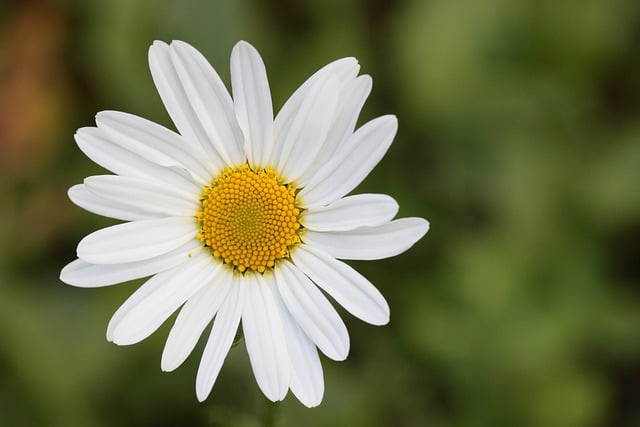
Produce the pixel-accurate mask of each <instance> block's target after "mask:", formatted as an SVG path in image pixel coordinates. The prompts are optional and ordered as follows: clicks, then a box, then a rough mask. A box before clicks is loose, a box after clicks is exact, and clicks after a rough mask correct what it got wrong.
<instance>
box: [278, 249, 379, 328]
mask: <svg viewBox="0 0 640 427" xmlns="http://www.w3.org/2000/svg"><path fill="white" fill-rule="evenodd" d="M291 258H292V259H293V263H294V264H295V265H296V267H298V268H300V270H302V271H303V272H304V274H306V275H307V276H309V278H310V279H311V280H313V281H314V282H315V284H316V285H318V286H320V287H321V288H322V289H324V290H325V291H326V292H327V293H328V294H329V295H331V296H332V297H333V298H334V299H335V300H336V301H337V302H338V304H340V305H341V306H343V307H344V308H345V309H346V310H347V311H348V312H349V313H351V314H353V315H354V316H356V317H357V318H359V319H360V320H363V321H365V322H367V323H371V324H372V325H384V324H386V323H388V322H389V305H388V304H387V301H386V300H385V299H384V297H383V296H382V294H381V293H380V291H378V289H376V287H375V286H373V285H372V284H371V282H369V281H368V280H367V279H366V278H365V277H364V276H362V275H361V274H360V273H358V272H357V271H355V270H354V269H353V268H351V267H349V266H348V265H347V264H345V263H343V262H341V261H338V260H337V259H335V258H332V257H331V256H329V255H327V254H326V253H324V252H322V251H320V250H317V249H314V248H312V247H310V246H309V245H300V246H298V247H297V248H296V250H295V251H292V253H291Z"/></svg>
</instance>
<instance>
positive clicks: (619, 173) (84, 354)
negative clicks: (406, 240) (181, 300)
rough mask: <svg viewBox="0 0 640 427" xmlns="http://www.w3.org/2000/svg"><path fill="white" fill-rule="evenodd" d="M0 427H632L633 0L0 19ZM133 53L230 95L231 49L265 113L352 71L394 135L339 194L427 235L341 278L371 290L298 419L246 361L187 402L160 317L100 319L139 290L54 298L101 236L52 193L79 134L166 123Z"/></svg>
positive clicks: (635, 401)
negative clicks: (375, 308)
mask: <svg viewBox="0 0 640 427" xmlns="http://www.w3.org/2000/svg"><path fill="white" fill-rule="evenodd" d="M0 31H1V32H0V426H1V427H5V426H65V427H66V426H72V427H73V426H98V427H100V426H125V425H131V426H199V425H202V426H206V425H211V426H226V425H229V426H260V425H262V422H263V420H264V418H265V416H267V417H269V416H273V419H274V421H275V424H276V425H278V426H299V425H308V426H326V425H332V426H343V425H344V426H347V425H349V426H436V427H440V426H442V427H447V426H461V427H467V426H469V427H475V426H492V427H493V426H520V427H528V426H545V427H555V426H557V427H574V426H576V427H577V426H611V427H614V426H615V427H617V426H622V427H632V426H640V399H639V398H638V395H640V393H639V392H638V389H640V255H639V254H640V191H639V184H640V2H638V1H637V0H555V1H552V0H540V1H535V0H531V1H518V0H515V1H514V0H397V1H392V0H374V1H365V0H359V1H345V0H328V1H323V2H320V1H318V2H303V1H296V0H268V1H258V0H254V1H249V0H241V1H222V0H217V1H210V0H193V1H180V0H159V1H158V0H111V1H83V0H57V1H56V0H28V1H13V2H7V1H4V2H1V3H0ZM154 39H162V40H165V41H169V40H172V39H182V40H185V41H188V42H190V43H191V44H193V45H195V46H196V47H197V48H198V49H200V50H201V51H202V52H203V53H204V54H205V56H207V57H208V58H209V60H210V61H211V62H212V64H213V65H214V66H215V67H216V69H217V70H218V72H219V73H220V74H221V76H222V77H223V79H224V80H225V81H226V82H228V81H229V72H228V64H229V54H230V51H231V48H232V46H233V44H234V43H235V42H236V41H237V40H239V39H246V40H248V41H250V42H251V43H253V44H254V45H255V46H256V47H257V48H258V50H259V51H260V52H261V54H262V55H263V58H264V60H265V62H266V65H267V70H268V73H269V77H270V82H271V87H272V91H273V98H274V104H275V107H276V109H277V108H279V107H280V106H281V105H282V103H283V102H284V100H285V99H286V98H287V96H288V94H290V93H291V92H292V91H293V90H294V89H295V88H296V87H297V86H298V85H299V84H300V83H301V82H302V81H303V80H304V79H305V78H306V77H307V76H308V75H310V74H311V73H312V72H314V71H315V70H316V69H318V68H319V67H321V66H322V65H324V64H325V63H327V62H329V61H330V60H333V59H336V58H339V57H343V56H356V57H357V58H358V59H359V60H360V63H361V65H362V72H363V73H367V74H371V75H372V76H373V78H374V90H373V93H372V95H371V97H370V99H369V101H368V103H367V105H366V107H365V110H364V111H363V114H362V116H361V122H364V121H366V120H370V119H371V118H373V117H375V116H377V115H380V114H384V113H395V114H397V115H398V117H399V121H400V131H399V134H398V136H397V138H396V140H395V143H394V145H393V146H392V147H391V149H390V151H389V153H388V155H387V156H386V157H385V159H384V160H383V161H382V163H381V164H380V165H379V166H378V168H376V169H375V170H374V172H373V173H372V174H371V175H370V176H369V178H368V179H367V180H366V181H365V182H364V183H363V184H362V185H361V187H360V188H359V189H358V191H360V192H363V191H367V192H382V193H389V194H391V195H393V196H394V197H395V198H396V199H397V200H398V201H399V203H400V206H401V209H400V216H423V217H426V218H428V219H429V220H430V221H431V223H432V229H431V231H430V232H429V233H428V234H427V236H426V237H425V238H424V239H423V240H422V241H420V242H419V243H417V244H416V246H415V247H414V248H413V249H412V250H410V251H409V252H407V253H405V254H403V255H401V256H398V257H396V258H392V259H389V260H383V261H379V262H369V263H366V262H359V263H353V264H354V265H355V266H356V267H357V268H358V269H359V270H360V271H361V272H363V273H364V274H365V275H366V276H367V277H368V278H370V279H371V281H372V282H373V283H375V284H376V285H377V286H378V288H379V289H380V290H381V291H382V292H383V293H384V295H385V296H386V297H387V299H388V301H389V303H390V306H391V311H392V316H391V323H390V324H389V325H388V326H385V327H382V328H377V327H373V326H370V325H367V324H364V323H362V322H360V321H358V320H357V319H355V318H353V317H351V316H350V315H348V314H347V313H345V312H344V311H341V313H342V314H343V317H344V319H345V322H346V323H347V326H348V328H349V330H350V333H351V337H352V350H351V354H350V357H349V358H348V359H347V360H346V361H345V362H342V363H336V362H332V361H330V360H328V359H326V358H323V366H324V370H325V381H326V391H325V398H324V402H323V403H322V405H321V406H320V407H319V408H316V409H311V410H309V409H306V408H304V407H303V406H302V405H301V404H300V403H298V401H297V400H296V399H295V398H294V397H293V396H291V395H290V396H288V397H287V399H286V400H285V402H284V403H280V404H277V405H275V407H274V405H270V404H267V403H265V402H266V399H265V398H264V397H263V396H262V394H261V393H260V391H259V389H258V387H257V386H256V384H255V380H254V379H253V375H252V373H251V370H250V367H249V363H248V359H247V356H246V351H245V350H244V347H243V346H238V347H237V348H236V349H234V350H233V351H232V352H231V353H230V356H229V357H228V359H227V362H226V363H225V365H224V367H223V370H222V373H221V376H220V378H219V379H218V382H217V384H216V386H215V387H214V390H213V393H212V394H211V396H210V397H209V399H208V400H207V401H206V402H205V403H203V404H199V403H197V401H196V399H195V373H196V369H197V364H198V362H199V358H200V354H201V348H202V343H201V345H200V346H199V348H198V349H197V350H196V351H195V352H194V354H193V355H192V356H191V357H190V358H189V360H188V361H187V363H186V364H185V365H184V366H183V367H181V368H180V369H178V370H177V371H176V372H174V373H172V374H166V373H162V372H161V371H160V355H161V351H162V347H163V344H164V340H165V339H166V335H167V333H168V330H169V327H170V325H171V324H172V321H171V320H170V321H169V322H167V324H166V325H164V326H163V328H161V330H160V331H158V332H157V333H155V334H154V335H153V336H152V337H151V338H149V339H147V340H146V341H144V342H143V343H141V344H139V345H136V346H133V347H117V346H115V345H113V344H110V343H107V342H106V339H105V330H106V325H107V322H108V320H109V318H110V316H111V315H112V313H113V312H114V311H115V310H116V308H117V307H118V306H119V304H120V303H121V302H122V301H123V300H124V299H125V298H126V297H127V296H128V295H129V294H130V293H131V292H133V290H134V289H135V288H136V286H138V283H128V284H124V285H120V286H115V287H110V288H102V289H90V290H83V289H76V288H72V287H69V286H65V285H63V284H62V283H60V282H59V280H58V274H59V270H60V268H61V267H62V266H63V265H64V264H66V263H67V262H69V261H71V260H72V259H73V258H74V253H75V245H76V244H77V242H78V241H79V240H80V239H81V238H82V237H83V236H84V235H85V234H87V233H88V232H90V231H92V230H94V229H97V228H99V227H103V226H105V225H108V224H111V223H112V222H110V221H109V220H106V219H103V218H100V217H98V216H95V215H92V214H89V213H87V212H85V211H83V210H81V209H79V208H77V207H75V206H73V205H72V204H71V203H70V202H69V201H68V199H67V197H66V189H67V188H68V187H70V186H71V185H72V184H75V183H77V182H81V180H82V179H83V178H84V177H85V176H88V175H91V174H99V173H102V171H101V170H100V168H99V167H97V166H95V165H94V164H92V163H91V162H90V161H89V160H88V159H87V158H85V157H84V156H83V155H82V153H81V152H80V151H79V149H77V147H76V146H75V144H74V141H73V133H74V131H75V129H77V128H79V127H82V126H89V125H93V116H94V114H95V113H96V112H98V111H100V110H105V109H115V110H123V111H128V112H131V113H134V114H138V115H140V116H143V117H146V118H149V119H152V120H154V121H157V122H160V123H163V124H165V125H167V126H169V127H173V126H172V125H171V123H170V121H169V118H168V116H167V114H166V112H165V111H164V109H163V107H162V104H161V102H160V99H159V97H158V95H157V93H156V92H155V88H154V86H153V83H152V80H151V77H150V73H149V71H148V67H147V49H148V46H149V45H150V44H151V42H152V41H153V40H154Z"/></svg>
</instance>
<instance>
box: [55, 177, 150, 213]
mask: <svg viewBox="0 0 640 427" xmlns="http://www.w3.org/2000/svg"><path fill="white" fill-rule="evenodd" d="M67 195H68V196H69V199H71V201H72V202H73V203H75V204H76V205H78V206H80V207H81V208H82V209H85V210H87V211H89V212H93V213H94V214H98V215H102V216H106V217H107V218H114V219H121V220H124V221H140V220H147V219H153V218H154V216H153V215H152V214H150V213H148V212H142V211H141V210H139V209H136V208H134V207H132V206H123V205H118V204H116V203H114V202H113V201H111V200H107V199H105V198H104V197H100V196H98V195H96V194H94V193H93V192H91V191H89V190H88V189H87V188H86V187H85V185H84V184H76V185H74V186H73V187H71V188H70V189H69V191H68V192H67Z"/></svg>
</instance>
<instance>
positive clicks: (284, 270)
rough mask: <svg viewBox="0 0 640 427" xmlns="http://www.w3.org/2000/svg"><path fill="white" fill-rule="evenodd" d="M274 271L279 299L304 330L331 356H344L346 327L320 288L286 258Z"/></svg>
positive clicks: (342, 357)
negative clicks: (280, 298)
mask: <svg viewBox="0 0 640 427" xmlns="http://www.w3.org/2000/svg"><path fill="white" fill-rule="evenodd" d="M274 272H275V278H276V284H277V288H278V292H279V293H280V296H281V297H282V301H284V304H285V305H286V307H287V309H288V310H289V313H290V314H291V316H292V317H293V318H294V319H295V321H296V322H297V324H298V325H299V326H300V327H301V328H302V330H303V331H304V333H305V334H306V335H307V336H308V337H309V338H310V339H311V341H313V342H314V343H315V345H317V346H318V348H319V349H320V350H321V351H322V352H323V353H324V354H326V355H327V357H329V358H330V359H333V360H344V359H346V358H347V355H348V354H349V333H348V332H347V327H346V326H345V325H344V322H343V321H342V319H341V318H340V316H339V315H338V313H337V312H336V310H335V308H333V306H332V305H331V303H330V302H329V301H328V300H327V298H325V296H324V295H323V294H322V292H320V289H318V288H317V287H316V286H315V285H314V284H313V283H312V282H311V280H309V278H308V277H307V276H305V275H304V273H302V272H301V271H300V270H299V269H298V268H296V267H295V266H294V265H292V264H291V262H289V261H283V262H280V263H279V264H278V266H277V268H275V269H274Z"/></svg>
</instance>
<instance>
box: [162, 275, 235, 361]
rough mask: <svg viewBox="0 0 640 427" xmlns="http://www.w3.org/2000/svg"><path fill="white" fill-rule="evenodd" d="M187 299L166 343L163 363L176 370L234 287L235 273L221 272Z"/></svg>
mask: <svg viewBox="0 0 640 427" xmlns="http://www.w3.org/2000/svg"><path fill="white" fill-rule="evenodd" d="M220 273H221V274H218V275H217V276H215V277H213V278H212V279H211V280H210V281H209V282H208V283H207V284H206V285H205V286H203V287H202V289H200V290H199V291H198V292H196V293H195V294H194V295H193V296H192V297H191V298H189V300H188V301H187V302H186V303H185V305H184V307H182V309H181V310H180V313H179V314H178V317H177V318H176V321H175V323H174V324H173V327H172V328H171V331H170V332H169V337H168V338H167V342H166V343H165V345H164V350H163V352H162V361H161V363H160V366H161V368H162V370H163V371H173V370H174V369H176V368H177V367H178V366H180V365H182V362H184V361H185V359H186V358H187V356H189V354H191V352H192V351H193V348H194V347H195V346H196V344H197V343H198V339H199V338H200V335H202V332H203V331H204V330H205V328H206V327H207V325H208V324H209V323H210V322H211V320H212V319H213V316H214V315H215V314H216V312H217V311H218V308H219V307H220V305H221V304H222V302H223V301H224V300H225V297H226V296H227V292H229V288H230V287H231V275H230V274H224V272H222V271H221V272H220Z"/></svg>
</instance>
